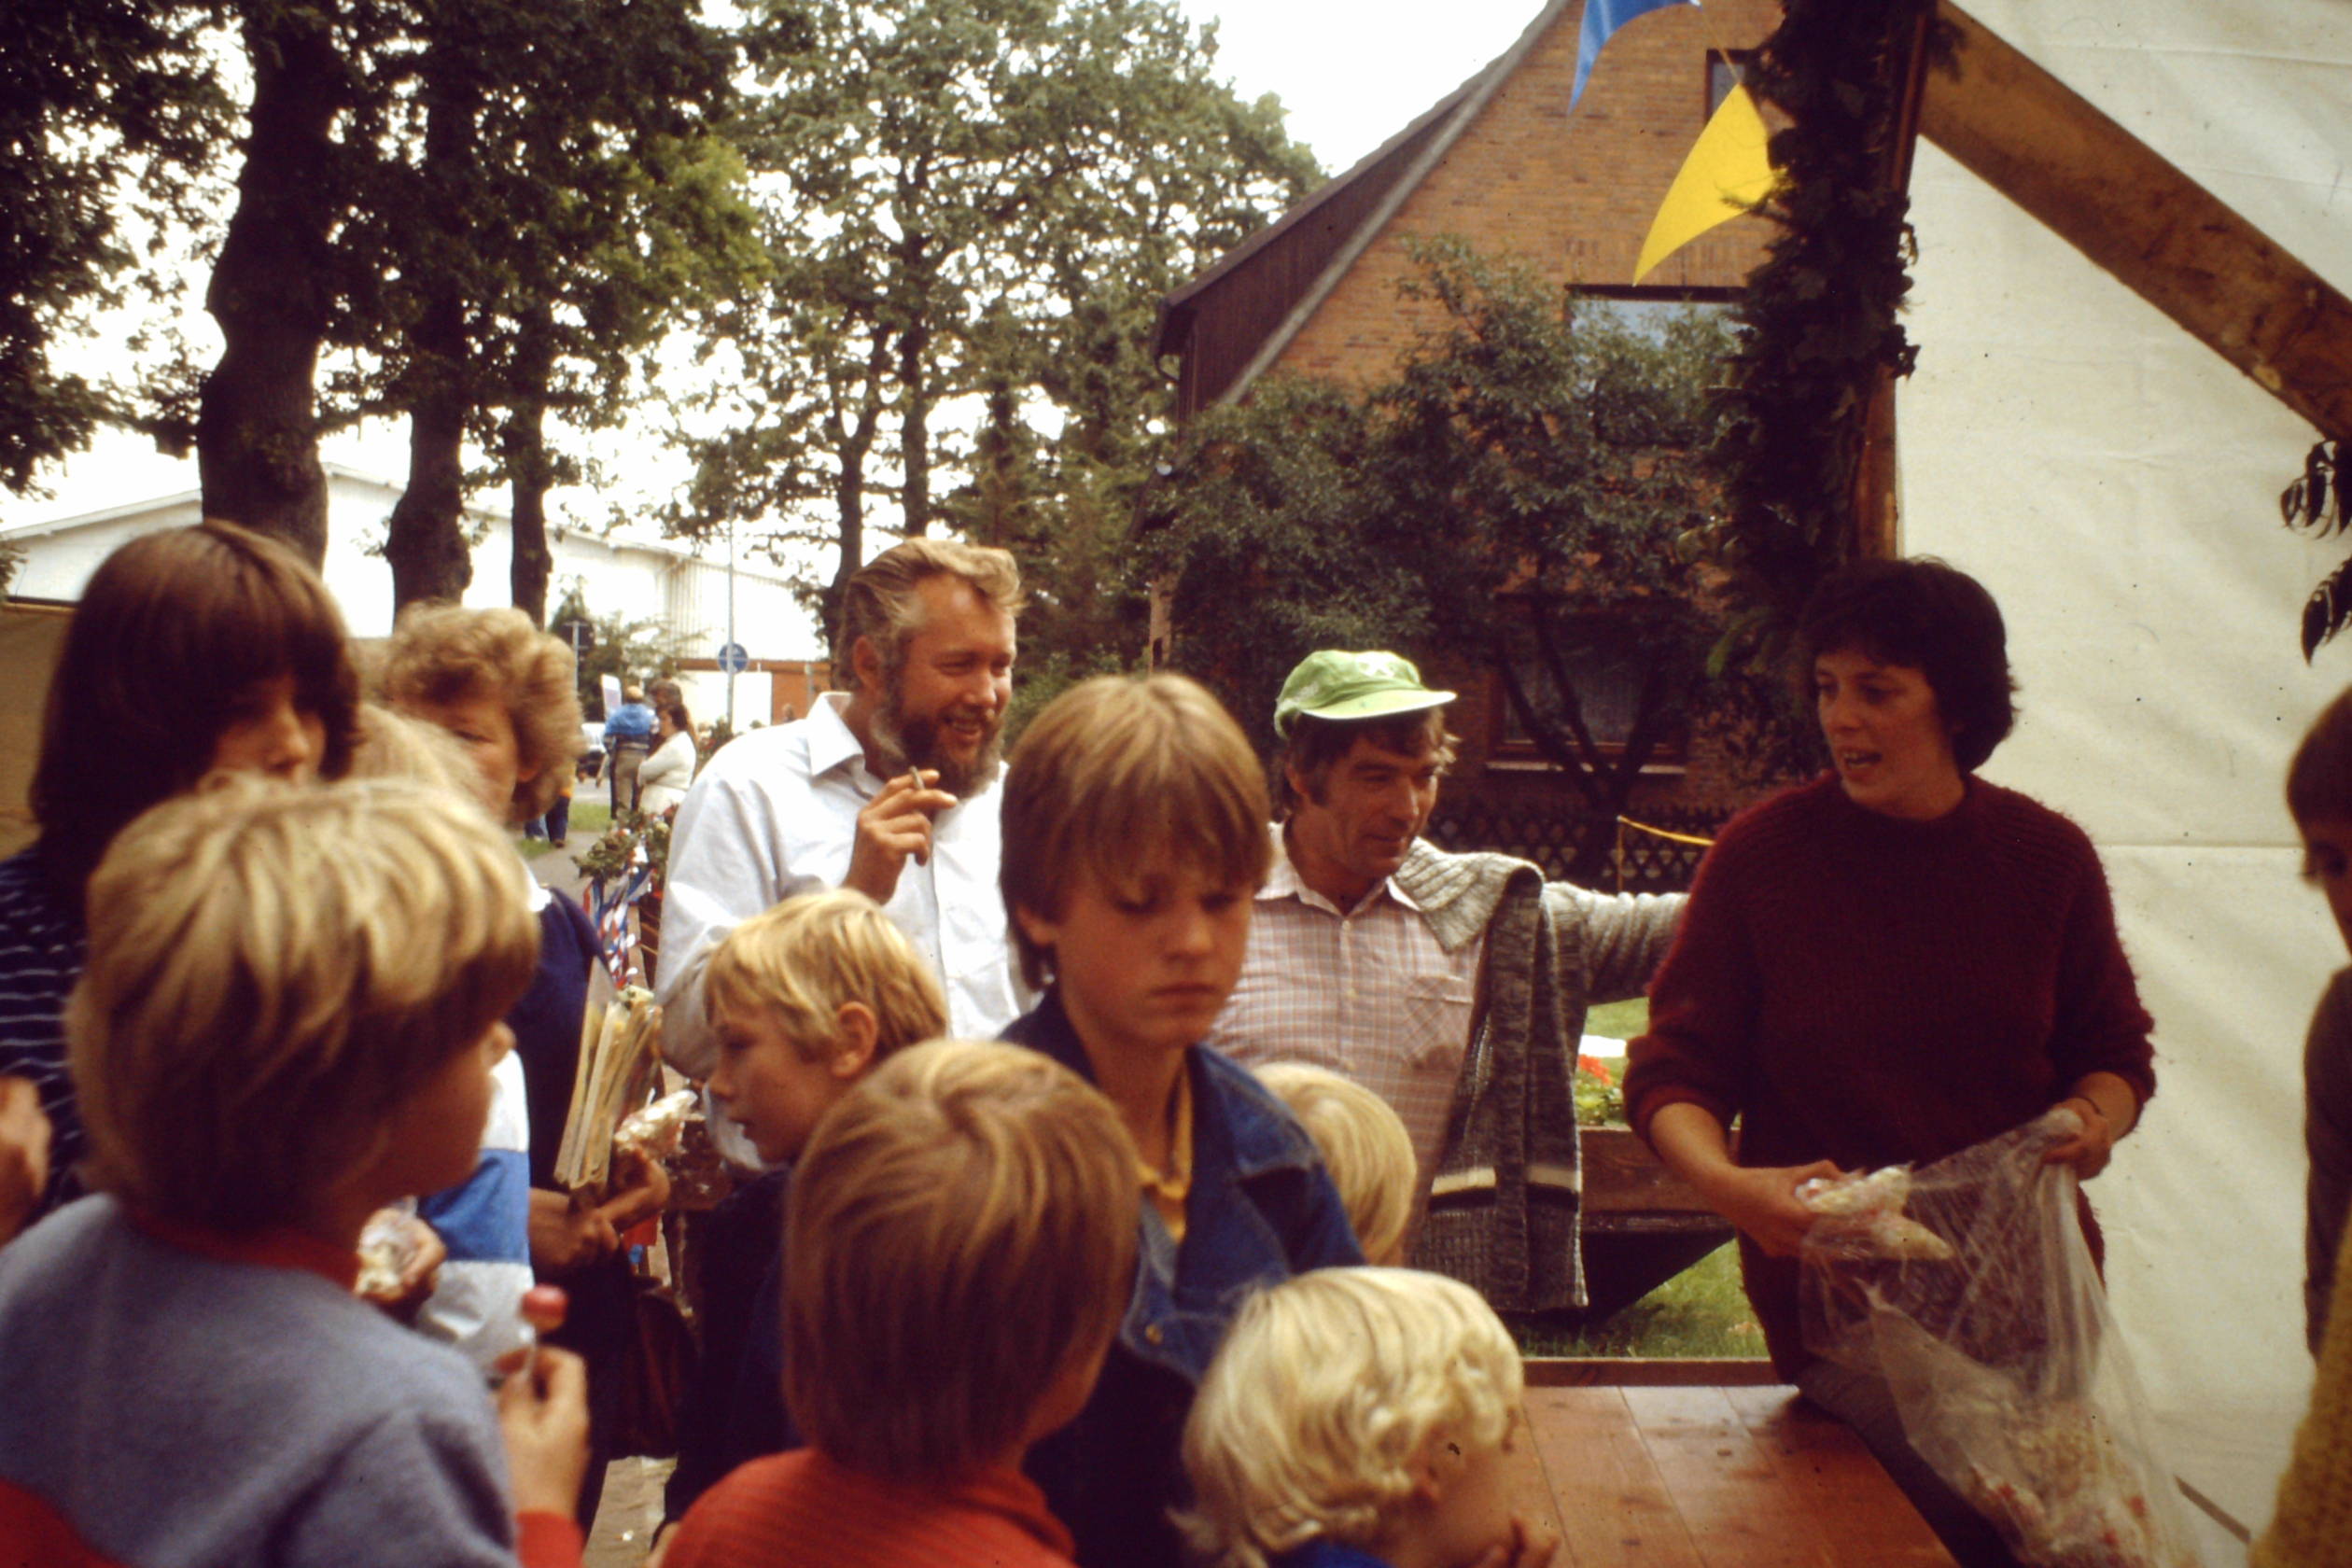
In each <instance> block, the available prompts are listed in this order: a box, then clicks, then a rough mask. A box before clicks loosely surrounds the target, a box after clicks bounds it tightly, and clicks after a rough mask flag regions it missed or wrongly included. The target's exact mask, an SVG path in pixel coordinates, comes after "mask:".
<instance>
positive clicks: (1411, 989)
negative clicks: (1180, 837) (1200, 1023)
mask: <svg viewBox="0 0 2352 1568" xmlns="http://www.w3.org/2000/svg"><path fill="white" fill-rule="evenodd" d="M1274 843H1275V848H1276V853H1275V856H1274V866H1273V869H1272V870H1271V871H1270V872H1269V873H1268V874H1267V878H1266V885H1265V886H1264V887H1263V888H1261V889H1259V890H1258V895H1257V906H1256V908H1255V909H1254V910H1253V912H1252V919H1251V922H1250V951H1249V957H1248V958H1247V959H1246V960H1245V961H1244V962H1243V964H1242V966H1241V979H1240V982H1239V984H1238V985H1236V986H1235V987H1233V995H1232V997H1231V998H1230V999H1229V1000H1228V1001H1226V1002H1225V1011H1224V1012H1223V1013H1222V1014H1220V1015H1218V1017H1217V1022H1216V1027H1215V1028H1214V1029H1211V1030H1210V1032H1209V1037H1208V1039H1207V1040H1206V1041H1204V1042H1203V1043H1204V1044H1208V1045H1212V1046H1214V1047H1216V1048H1217V1049H1218V1050H1220V1051H1223V1052H1225V1054H1226V1055H1227V1056H1229V1057H1233V1058H1234V1059H1235V1060H1236V1061H1239V1062H1242V1063H1244V1064H1247V1065H1251V1066H1255V1065H1258V1064H1260V1063H1264V1062H1272V1061H1303V1062H1311V1063H1313V1064H1314V1065H1315V1066H1317V1067H1323V1068H1328V1069H1330V1070H1331V1071H1334V1072H1337V1073H1339V1074H1341V1075H1342V1076H1344V1077H1348V1078H1352V1079H1353V1080H1355V1081H1356V1082H1357V1083H1359V1084H1362V1085H1364V1086H1365V1087H1366V1088H1368V1089H1370V1090H1371V1091H1372V1092H1373V1093H1375V1094H1377V1095H1379V1097H1380V1098H1381V1099H1385V1100H1387V1101H1388V1102H1389V1103H1390V1104H1391V1105H1393V1106H1394V1107H1395V1108H1396V1113H1397V1114H1398V1115H1399V1116H1402V1117H1403V1118H1404V1119H1405V1129H1406V1130H1407V1132H1409V1133H1410V1134H1412V1139H1413V1153H1414V1155H1416V1156H1417V1158H1418V1159H1419V1161H1420V1165H1421V1189H1422V1190H1423V1191H1424V1192H1425V1191H1427V1190H1428V1186H1429V1179H1430V1176H1431V1174H1432V1173H1433V1172H1434V1171H1435V1169H1436V1168H1437V1160H1438V1156H1439V1155H1441V1154H1443V1153H1444V1149H1443V1145H1444V1143H1445V1138H1446V1121H1447V1117H1448V1116H1449V1114H1451V1113H1452V1110H1453V1101H1454V1086H1455V1081H1456V1080H1457V1079H1458V1078H1459V1077H1460V1076H1461V1073H1462V1060H1463V1055H1464V1054H1465V1053H1466V1051H1467V1050H1468V1047H1469V1043H1470V1015H1471V1013H1472V1010H1473V1006H1474V1004H1475V1002H1476V1001H1477V982H1478V965H1479V963H1480V961H1481V960H1482V959H1483V958H1484V956H1485V952H1486V943H1485V939H1484V938H1483V937H1481V938H1480V939H1479V940H1478V941H1477V942H1472V943H1469V944H1466V945H1463V947H1461V948H1460V949H1458V950H1457V951H1455V952H1452V953H1449V952H1447V951H1446V949H1445V948H1444V947H1443V946H1442V945H1439V943H1438V941H1437V938H1436V935H1435V932H1433V931H1431V930H1430V929H1429V921H1428V919H1427V917H1424V916H1423V915H1422V913H1421V908H1420V906H1419V905H1417V904H1415V903H1413V901H1412V899H1411V898H1410V897H1409V896H1407V893H1406V892H1405V890H1404V889H1402V888H1399V887H1398V886H1397V885H1396V883H1395V881H1394V879H1393V878H1392V879H1390V880H1388V881H1384V882H1382V883H1381V884H1380V885H1379V887H1377V888H1375V889H1372V891H1371V892H1369V893H1367V894H1366V895H1365V898H1364V900H1363V902H1362V903H1358V904H1357V905H1356V906H1355V907H1354V908H1353V909H1351V910H1345V911H1343V910H1341V909H1340V908H1339V907H1338V906H1337V904H1335V903H1332V902H1331V901H1330V900H1329V899H1326V898H1324V897H1323V895H1322V894H1321V893H1318V892H1316V891H1315V890H1314V889H1312V888H1309V887H1308V886H1307V885H1306V884H1305V883H1304V882H1302V881H1300V880H1299V877H1298V870H1297V868H1296V867H1295V866H1294V865H1292V864H1291V860H1290V854H1289V848H1288V846H1287V845H1286V843H1285V842H1284V840H1283V837H1282V832H1281V828H1279V827H1277V828H1276V829H1275V830H1274Z"/></svg>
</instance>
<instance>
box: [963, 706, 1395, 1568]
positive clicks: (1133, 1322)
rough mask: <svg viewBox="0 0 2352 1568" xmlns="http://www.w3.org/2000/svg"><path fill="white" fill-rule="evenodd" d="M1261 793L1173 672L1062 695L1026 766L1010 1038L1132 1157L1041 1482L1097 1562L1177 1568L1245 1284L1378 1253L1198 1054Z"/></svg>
mask: <svg viewBox="0 0 2352 1568" xmlns="http://www.w3.org/2000/svg"><path fill="white" fill-rule="evenodd" d="M1266 824H1267V796H1266V782H1265V777H1264V775H1263V773H1262V772H1261V771H1260V769H1259V767H1258V764H1257V760H1256V758H1255V757H1254V756H1253V754H1252V753H1251V750H1250V746H1249V742H1248V741H1247V740H1246V739H1245V738H1243V736H1242V734H1241V731H1240V728H1239V726H1238V725H1237V724H1235V723H1234V721H1233V720H1232V718H1231V717H1230V716H1229V715H1228V714H1226V712H1225V709H1224V708H1222V707H1219V706H1218V705H1217V703H1216V700H1215V699H1214V698H1212V697H1211V696H1210V695H1209V693H1206V692H1204V691H1202V690H1201V689H1200V688H1199V687H1198V686H1197V685H1195V684H1194V683H1193V682H1191V681H1189V680H1186V679H1183V677H1181V676H1171V675H1160V676H1152V677H1148V678H1144V679H1129V678H1126V677H1103V678H1101V679H1095V680H1089V681H1086V682H1085V683H1084V684H1082V685H1080V686H1077V687H1074V688H1072V689H1071V691H1069V692H1067V693H1063V695H1062V696H1060V697H1059V698H1057V700H1056V701H1055V702H1054V703H1052V704H1051V705H1050V706H1049V707H1046V708H1045V710H1044V711H1043V712H1042V713H1040V714H1039V715H1038V716H1037V718H1036V719H1035V720H1034V721H1032V722H1031V723H1030V725H1029V729H1028V731H1027V732H1026V733H1025V734H1024V735H1022V737H1021V741H1020V744H1019V746H1018V747H1017V748H1016V749H1015V753H1014V756H1013V760H1012V766H1011V771H1010V775H1009V777H1008V778H1007V780H1006V783H1005V791H1004V806H1003V843H1004V853H1003V862H1002V871H1001V884H1002V887H1003V890H1004V901H1005V907H1006V909H1007V911H1008V912H1009V914H1010V915H1011V917H1012V920H1013V927H1014V937H1015V945H1017V947H1018V949H1019V952H1020V958H1021V967H1022V971H1023V973H1024V975H1025V976H1026V978H1027V979H1028V980H1029V984H1030V985H1032V986H1034V987H1041V988H1043V990H1044V992H1045V996H1044V1000H1043V1001H1042V1002H1041V1003H1040V1004H1039V1005H1038V1007H1037V1008H1036V1009H1035V1010H1034V1011H1033V1012H1031V1013H1029V1014H1028V1015H1026V1016H1024V1017H1022V1018H1019V1019H1017V1020H1015V1023H1014V1024H1013V1026H1012V1027H1011V1028H1010V1029H1007V1030H1005V1035H1004V1038H1006V1039H1007V1040H1010V1041H1014V1042H1015V1043H1020V1044H1024V1045H1028V1046H1030V1047H1032V1048H1034V1049H1036V1050H1039V1051H1043V1052H1044V1053H1045V1054H1046V1055H1047V1056H1050V1057H1054V1058H1055V1059H1056V1060H1057V1061H1059V1062H1061V1063H1062V1064H1063V1065H1064V1066H1066V1067H1069V1068H1071V1070H1073V1071H1076V1072H1078V1073H1079V1074H1081V1075H1082V1076H1084V1077H1085V1078H1086V1079H1088V1080H1089V1081H1091V1082H1092V1083H1094V1084H1095V1085H1097V1086H1098V1087H1099V1088H1100V1089H1101V1090H1102V1091H1103V1093H1104V1094H1105V1095H1107V1096H1108V1097H1109V1098H1110V1099H1111V1102H1112V1104H1113V1106H1114V1107H1115V1108H1116V1109H1117V1111H1118V1113H1119V1118H1120V1120H1121V1121H1122V1122H1123V1123H1124V1124H1125V1125H1126V1127H1127V1132H1128V1135H1129V1136H1130V1137H1131V1138H1132V1139H1133V1140H1134V1141H1135V1146H1136V1152H1137V1155H1138V1156H1139V1162H1140V1169H1138V1171H1137V1173H1136V1180H1137V1182H1138V1183H1139V1185H1140V1186H1141V1190H1142V1194H1143V1205H1142V1214H1141V1231H1142V1234H1141V1261H1140V1264H1139V1267H1137V1270H1136V1281H1135V1293H1134V1295H1133V1297H1132V1298H1131V1299H1130V1300H1129V1302H1128V1304H1127V1313H1126V1316H1125V1318H1124V1320H1123V1321H1122V1322H1121V1324H1120V1327H1119V1334H1118V1337H1117V1339H1116V1341H1115V1342H1114V1343H1113V1345H1112V1348H1111V1352H1110V1355H1109V1357H1108V1359H1107V1361H1106V1362H1105V1364H1104V1366H1103V1371H1102V1378H1101V1381H1100V1382H1099V1384H1098V1385H1097V1386H1096V1389H1095V1393H1094V1395H1093V1397H1092V1398H1091V1399H1090V1400H1089V1401H1088V1402H1087V1404H1086V1407H1085V1409H1084V1410H1083V1411H1081V1412H1080V1414H1079V1416H1078V1418H1077V1420H1076V1421H1072V1422H1071V1425H1070V1426H1069V1427H1067V1428H1066V1429H1064V1430H1063V1431H1062V1432H1061V1433H1059V1434H1058V1435H1056V1436H1054V1437H1052V1438H1049V1439H1047V1440H1046V1441H1045V1442H1043V1443H1041V1444H1040V1445H1038V1447H1037V1448H1036V1449H1033V1450H1032V1451H1031V1453H1030V1456H1029V1474H1030V1475H1031V1476H1033V1477H1035V1478H1036V1479H1037V1480H1038V1482H1039V1483H1040V1485H1042V1486H1043V1488H1044V1490H1045V1493H1046V1496H1047V1498H1048V1499H1049V1500H1050V1501H1051V1503H1052V1505H1053V1509H1054V1512H1055V1513H1056V1514H1057V1516H1058V1517H1059V1518H1061V1519H1063V1520H1064V1521H1065V1522H1066V1523H1068V1524H1069V1526H1070V1528H1071V1533H1073V1535H1074V1536H1075V1537H1076V1541H1077V1560H1078V1561H1079V1562H1080V1563H1081V1564H1082V1565H1084V1568H1113V1564H1116V1565H1119V1568H1162V1565H1166V1568H1174V1564H1176V1563H1177V1562H1178V1561H1180V1547H1179V1543H1178V1538H1177V1535H1176V1532H1175V1529H1174V1527H1173V1526H1172V1525H1171V1524H1170V1523H1169V1517H1168V1516H1169V1507H1170V1506H1171V1505H1175V1504H1177V1503H1180V1502H1181V1501H1182V1500H1183V1498H1182V1485H1183V1478H1182V1477H1183V1471H1182V1466H1181V1464H1180V1463H1179V1461H1178V1446H1179V1441H1180V1438H1181V1435H1182V1432H1183V1422H1184V1417H1185V1415H1186V1413H1187V1412H1188V1411H1189V1410H1190V1408H1191V1407H1192V1400H1193V1393H1194V1389H1195V1388H1196V1386H1197V1384H1198V1382H1199V1380H1200V1377H1201V1374H1202V1373H1203V1372H1204V1371H1206V1370H1207V1368H1208V1365H1209V1362H1210V1358H1211V1356H1213V1355H1214V1354H1215V1352H1216V1349H1217V1345H1218V1342H1219V1341H1220V1340H1221V1339H1222V1338H1223V1337H1224V1334H1225V1326H1226V1324H1227V1323H1229V1322H1230V1321H1231V1319H1232V1316H1233V1313H1234V1310H1235V1309H1236V1308H1237V1307H1238V1306H1239V1302H1240V1300H1241V1298H1242V1297H1243V1296H1244V1295H1246V1294H1247V1293H1248V1292H1249V1290H1250V1289H1251V1288H1252V1287H1254V1286H1260V1285H1267V1284H1273V1283H1277V1282H1279V1281H1282V1280H1285V1279H1288V1278H1289V1277H1291V1276H1292V1275H1294V1274H1296V1273H1301V1272H1304V1271H1305V1270H1308V1269H1311V1268H1321V1267H1327V1266H1331V1265H1341V1264H1356V1263H1361V1262H1362V1261H1363V1253H1362V1252H1361V1251H1360V1250H1359V1249H1358V1247H1357V1245H1356V1240H1355V1236H1354V1233H1353V1232H1352V1231H1351V1229H1350V1227H1349V1225H1348V1216H1347V1211H1346V1210H1345V1209H1344V1208H1343V1207H1342V1205H1341V1203H1340V1200H1339V1195H1338V1193H1337V1190H1336V1189H1335V1188H1334V1187H1333V1186H1332V1183H1331V1178H1330V1177H1329V1175H1327V1174H1326V1173H1325V1171H1324V1169H1323V1162H1322V1160H1321V1159H1320V1158H1318V1157H1317V1155H1316V1153H1315V1148H1314V1145H1313V1143H1312V1142H1310V1141H1309V1139H1308V1137H1307V1134H1306V1133H1305V1131H1304V1130H1302V1129H1301V1128H1300V1127H1299V1125H1298V1123H1297V1121H1296V1120H1295V1118H1294V1117H1293V1116H1292V1115H1291V1114H1290V1113H1289V1112H1288V1111H1286V1110H1284V1109H1283V1108H1282V1106H1281V1102H1280V1101H1278V1100H1277V1099H1275V1098H1274V1097H1273V1096H1272V1095H1271V1094H1269V1093H1268V1092H1267V1090H1266V1089H1265V1087H1264V1086H1262V1085H1260V1084H1259V1083H1258V1082H1257V1081H1256V1079H1254V1078H1253V1077H1252V1076H1251V1075H1250V1073H1249V1072H1248V1071H1245V1070H1243V1069H1241V1068H1239V1067H1238V1066H1236V1065H1235V1064H1233V1063H1232V1062H1230V1061H1228V1060H1227V1059H1226V1058H1225V1057H1223V1056H1220V1055H1219V1054H1218V1053H1217V1052H1215V1051H1212V1050H1210V1049H1209V1048H1207V1047H1205V1046H1203V1045H1201V1044H1199V1043H1198V1042H1199V1040H1200V1038H1201V1036H1203V1035H1204V1034H1206V1033H1207V1032H1208V1030H1209V1026H1210V1025H1211V1023H1212V1022H1213V1021H1214V1020H1215V1018H1216V1016H1217V1015H1218V1013H1219V1011H1220V1010H1222V1009H1223V1007H1224V1006H1225V998H1226V996H1227V994H1228V993H1230V992H1231V990H1232V989H1233V984H1234V980H1235V979H1236V977H1237V976H1238V975H1239V973H1240V967H1241V959H1242V957H1243V954H1244V953H1245V951H1246V950H1247V948H1248V945H1249V932H1250V909H1251V903H1252V895H1253V893H1254V892H1255V891H1256V889H1257V886H1258V884H1259V882H1260V881H1261V880H1262V879H1263V878H1264V877H1265V875H1266V869H1267V860H1268V857H1269V854H1270V847H1271V840H1270V838H1269V836H1268V834H1267V828H1266Z"/></svg>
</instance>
